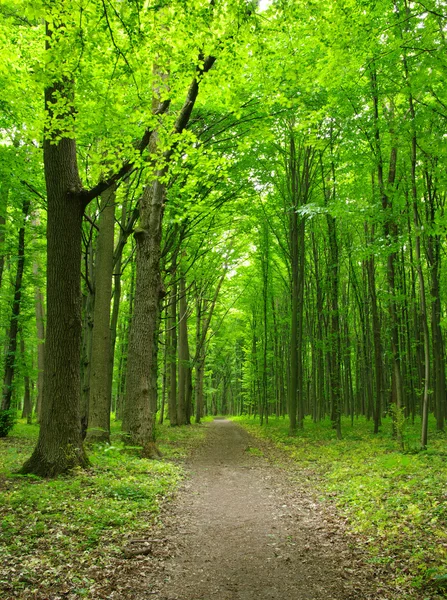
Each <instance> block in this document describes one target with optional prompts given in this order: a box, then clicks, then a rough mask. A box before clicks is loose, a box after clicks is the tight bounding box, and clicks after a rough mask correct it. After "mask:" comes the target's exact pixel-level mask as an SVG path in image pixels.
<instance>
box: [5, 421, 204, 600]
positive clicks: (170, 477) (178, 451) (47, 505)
mask: <svg viewBox="0 0 447 600" xmlns="http://www.w3.org/2000/svg"><path fill="white" fill-rule="evenodd" d="M204 432H205V429H204V428H203V427H200V426H191V427H188V428H182V429H180V428H170V429H169V428H167V427H161V428H160V431H159V435H160V447H161V448H162V449H163V451H164V454H165V458H164V459H163V460H162V461H150V460H146V459H141V458H139V457H137V456H134V455H132V454H129V452H127V449H126V447H125V445H124V444H123V443H122V442H121V441H120V439H121V435H120V430H119V426H118V424H117V423H114V424H113V431H112V445H111V446H105V445H97V446H94V447H93V449H92V452H91V454H90V460H91V465H92V466H91V469H89V470H87V471H82V470H79V471H78V472H76V473H74V474H73V476H71V477H59V478H57V479H55V480H51V481H48V480H42V479H40V478H38V477H35V476H25V477H23V476H18V475H14V471H15V470H16V469H18V468H19V467H20V466H21V464H22V463H23V460H24V458H25V457H26V456H27V455H29V453H30V450H31V448H32V447H33V445H34V444H35V441H36V437H37V434H38V426H37V425H26V424H25V423H24V421H20V422H19V423H17V425H16V426H15V428H14V430H13V436H11V437H10V438H6V439H4V440H2V443H1V445H0V478H1V480H2V486H1V490H0V507H1V508H0V562H1V564H2V576H1V577H0V596H2V597H16V596H18V597H19V598H29V597H31V595H32V594H33V592H32V590H37V589H39V590H40V593H42V594H44V595H45V597H48V594H49V592H48V590H50V589H51V590H52V591H53V592H54V590H55V589H70V590H71V591H72V592H73V593H75V594H78V596H76V597H83V595H85V596H87V597H88V596H89V591H88V590H89V588H90V586H91V585H92V584H93V582H94V580H95V578H96V577H97V576H98V574H97V573H96V571H95V569H98V570H100V569H101V568H104V569H107V568H110V563H111V561H113V560H115V559H116V558H120V556H121V555H122V548H123V547H124V546H125V544H126V539H127V538H128V537H129V536H132V535H134V536H135V535H138V537H141V536H142V535H144V532H145V531H146V530H147V528H148V527H149V526H151V525H153V524H154V523H155V522H156V520H157V516H158V514H159V510H160V504H161V502H163V501H165V500H166V499H167V498H169V497H170V496H171V495H172V493H173V491H174V490H175V488H176V486H177V484H178V483H179V481H180V479H181V478H182V476H183V473H182V469H181V467H180V466H178V465H175V464H174V463H173V462H172V459H173V458H176V457H179V456H184V455H185V454H186V452H187V449H188V448H190V447H191V446H192V445H194V444H196V443H197V442H198V441H199V440H200V439H202V437H203V435H204ZM165 434H166V436H165ZM142 532H143V533H142ZM94 573H96V575H95V574H94ZM61 586H62V587H61ZM64 586H65V587H64ZM67 586H68V588H67ZM45 590H47V591H46V592H45ZM81 590H86V591H85V593H84V592H81ZM2 594H4V596H3V595H2ZM33 597H34V595H33ZM39 597H41V596H39ZM42 597H44V596H42Z"/></svg>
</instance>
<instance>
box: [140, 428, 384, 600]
mask: <svg viewBox="0 0 447 600" xmlns="http://www.w3.org/2000/svg"><path fill="white" fill-rule="evenodd" d="M261 444H262V442H261ZM258 448H259V442H258V441H257V440H255V439H254V438H253V437H252V436H250V435H249V434H248V433H247V432H246V431H245V430H244V429H242V428H241V427H240V426H238V425H236V424H234V423H232V422H231V421H227V420H216V421H214V422H213V423H212V424H211V425H210V426H209V429H208V432H207V436H206V439H205V442H204V443H203V444H202V445H201V446H200V447H199V448H198V449H196V451H195V452H194V453H193V455H192V456H191V457H190V459H189V461H188V464H187V466H188V468H189V470H190V478H188V480H187V481H186V482H185V484H184V485H183V486H182V490H181V491H180V493H179V494H178V496H177V498H176V500H175V501H174V503H173V504H171V505H170V506H169V507H168V509H169V513H170V514H171V516H170V517H169V519H168V523H167V525H166V527H165V529H164V533H165V534H166V535H167V537H168V538H170V539H176V540H179V542H177V543H178V546H177V548H176V551H175V553H174V556H172V557H171V558H169V559H168V560H167V561H166V562H164V564H163V569H162V571H161V573H160V581H159V582H157V583H155V582H154V581H152V583H151V586H150V588H151V590H152V591H150V592H149V593H150V595H148V596H147V597H148V598H154V597H155V598H157V599H158V600H210V599H211V598H216V599H217V600H267V599H275V600H319V599H324V600H330V599H334V600H339V599H340V600H341V599H343V600H346V599H351V598H352V599H353V598H356V599H357V600H358V599H360V598H380V594H379V595H378V596H377V595H375V594H374V593H373V591H372V589H371V581H366V577H367V576H366V573H365V572H363V571H361V570H360V568H359V567H358V566H357V568H356V567H355V565H356V564H357V563H358V559H355V558H354V556H353V554H352V552H351V551H350V550H349V549H348V548H347V546H346V541H343V539H342V537H341V535H340V533H339V532H338V527H337V524H336V523H335V522H331V519H330V518H328V515H324V514H323V511H322V509H321V507H319V505H318V504H316V503H315V502H314V501H313V500H312V498H311V497H310V496H309V495H308V494H307V493H306V492H305V491H303V489H300V486H299V485H298V484H296V483H295V484H292V483H291V480H290V476H288V475H287V473H286V472H285V471H284V469H282V468H281V467H279V466H277V465H275V464H274V463H272V461H271V460H270V461H269V460H268V458H266V456H265V451H266V449H265V448H264V447H263V446H262V449H263V450H259V449H258ZM267 453H268V448H267ZM362 579H363V581H362ZM368 579H369V577H368ZM144 597H145V596H144Z"/></svg>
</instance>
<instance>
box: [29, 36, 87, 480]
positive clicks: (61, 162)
mask: <svg viewBox="0 0 447 600" xmlns="http://www.w3.org/2000/svg"><path fill="white" fill-rule="evenodd" d="M50 35H51V33H50V31H49V28H48V25H47V40H49V38H50ZM47 43H48V42H47ZM59 97H61V98H63V99H66V100H67V104H68V108H67V110H68V111H69V112H71V108H70V107H71V106H72V98H73V83H72V82H71V81H69V80H67V79H65V78H62V79H61V81H59V82H55V83H54V84H52V86H50V87H48V88H47V89H46V90H45V105H46V110H47V112H48V113H49V116H50V118H51V119H52V120H53V121H55V120H56V119H55V116H54V114H53V113H52V107H53V104H54V103H56V104H57V105H59V104H60V102H59V101H58V100H57V98H59ZM53 135H56V136H57V135H61V132H57V131H56V133H55V134H53ZM63 135H64V132H62V136H63ZM44 169H45V180H46V188H47V202H48V205H47V206H48V215H47V336H46V343H45V372H44V397H43V403H42V414H41V419H40V423H41V426H40V433H39V439H38V441H37V445H36V448H35V450H34V452H33V454H32V456H31V457H30V459H29V460H28V461H27V462H26V463H25V464H24V466H23V468H22V472H23V473H34V474H35V475H40V476H44V477H50V476H56V475H58V474H60V473H65V472H67V471H68V470H70V469H72V468H74V467H77V466H81V467H84V466H86V465H87V464H88V460H87V457H86V455H85V453H84V449H83V445H82V438H81V426H80V391H81V381H80V353H81V298H82V296H81V285H80V283H81V225H82V215H83V213H84V202H83V201H82V198H81V196H80V194H77V193H76V192H78V191H80V190H81V187H82V186H81V181H80V179H79V172H78V166H77V159H76V142H75V140H74V139H72V138H69V137H61V139H59V140H57V141H56V140H52V139H51V137H50V136H49V135H46V137H45V140H44Z"/></svg>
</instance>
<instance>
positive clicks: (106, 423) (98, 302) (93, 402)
mask: <svg viewBox="0 0 447 600" xmlns="http://www.w3.org/2000/svg"><path fill="white" fill-rule="evenodd" d="M100 210H101V216H100V218H99V234H98V238H97V248H96V261H95V310H94V316H93V337H92V359H91V371H90V398H89V410H88V429H87V437H86V441H87V442H89V443H92V442H106V443H109V442H110V408H111V395H110V392H111V388H110V384H109V369H110V303H111V299H112V275H113V241H114V226H115V190H114V189H113V188H112V187H110V188H109V189H108V190H106V191H105V192H104V193H103V194H102V196H101V208H100Z"/></svg>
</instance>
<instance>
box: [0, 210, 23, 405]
mask: <svg viewBox="0 0 447 600" xmlns="http://www.w3.org/2000/svg"><path fill="white" fill-rule="evenodd" d="M29 206H30V202H29V200H28V199H26V200H24V201H23V205H22V218H23V222H22V224H21V226H20V229H19V240H18V249H17V256H18V261H17V272H16V281H15V285H14V299H13V303H12V315H11V321H10V325H9V333H8V350H7V354H6V360H5V371H4V379H3V398H2V406H1V409H2V410H3V411H7V410H9V409H10V408H11V398H12V392H13V382H14V374H15V367H16V364H15V363H16V354H17V336H18V332H19V316H20V307H21V301H22V280H23V269H24V266H25V225H26V217H27V216H28V212H29Z"/></svg>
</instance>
